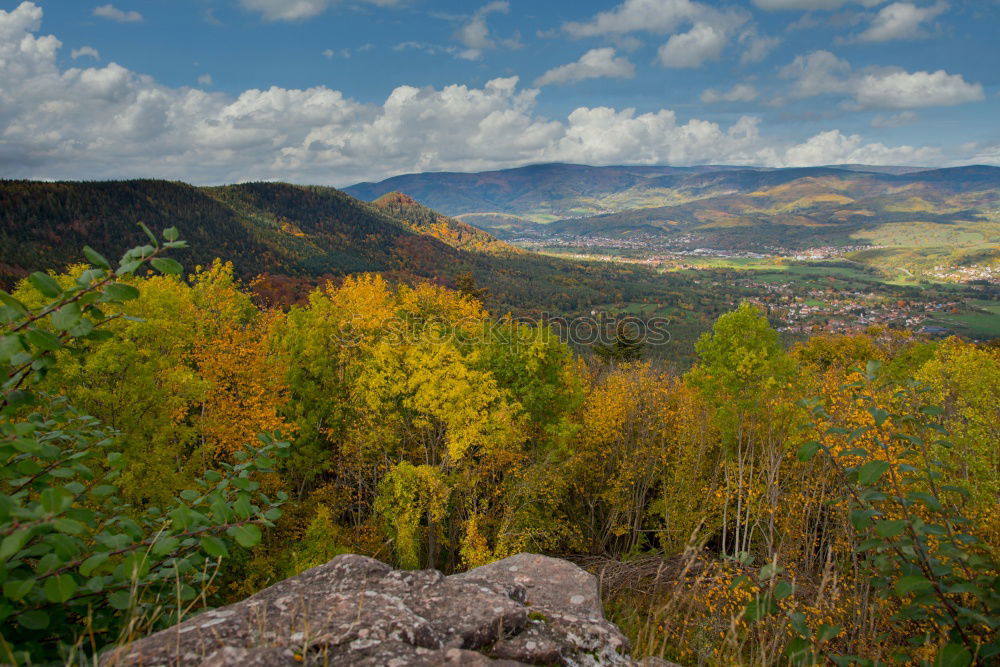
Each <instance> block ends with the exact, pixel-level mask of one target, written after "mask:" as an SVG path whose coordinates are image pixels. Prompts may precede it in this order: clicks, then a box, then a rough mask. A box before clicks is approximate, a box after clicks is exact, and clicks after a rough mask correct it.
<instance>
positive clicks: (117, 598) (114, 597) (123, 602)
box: [108, 591, 132, 611]
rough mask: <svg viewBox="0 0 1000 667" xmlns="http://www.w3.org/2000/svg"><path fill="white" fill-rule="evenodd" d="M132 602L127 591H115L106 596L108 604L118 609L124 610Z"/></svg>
mask: <svg viewBox="0 0 1000 667" xmlns="http://www.w3.org/2000/svg"><path fill="white" fill-rule="evenodd" d="M131 603H132V598H131V596H130V595H129V592H128V591H115V592H114V593H112V594H111V595H109V596H108V604H110V605H111V606H112V607H114V608H115V609H117V610H118V611H125V610H126V609H128V608H129V606H130V605H131Z"/></svg>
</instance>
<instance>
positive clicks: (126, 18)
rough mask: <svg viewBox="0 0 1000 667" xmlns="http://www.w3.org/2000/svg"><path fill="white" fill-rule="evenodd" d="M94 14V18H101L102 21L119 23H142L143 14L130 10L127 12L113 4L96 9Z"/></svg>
mask: <svg viewBox="0 0 1000 667" xmlns="http://www.w3.org/2000/svg"><path fill="white" fill-rule="evenodd" d="M93 13H94V16H99V17H101V18H102V19H110V20H112V21H118V22H119V23H138V22H140V21H142V14H140V13H139V12H137V11H135V10H129V11H127V12H126V11H123V10H121V9H118V8H117V7H115V6H114V5H111V4H108V5H101V6H100V7H94V12H93Z"/></svg>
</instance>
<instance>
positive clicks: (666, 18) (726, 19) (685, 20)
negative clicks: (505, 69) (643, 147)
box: [562, 0, 768, 67]
mask: <svg viewBox="0 0 1000 667" xmlns="http://www.w3.org/2000/svg"><path fill="white" fill-rule="evenodd" d="M749 19H750V16H749V14H748V13H747V12H746V11H745V10H741V9H735V8H726V9H716V8H715V7H713V6H712V5H710V4H705V3H701V2H694V1H693V0H625V1H624V2H623V3H622V4H620V5H618V6H617V7H615V8H614V9H611V10H609V11H606V12H600V13H598V14H596V15H594V16H593V17H592V18H591V19H590V20H589V21H584V22H569V23H565V24H563V26H562V29H563V31H564V32H566V33H567V34H569V35H570V36H572V37H578V38H580V37H597V36H601V37H610V38H615V39H621V38H622V37H624V36H625V35H627V34H628V33H632V32H651V33H655V34H666V33H671V32H675V31H677V30H678V29H680V28H683V27H686V26H690V27H689V28H688V29H687V31H686V32H681V33H676V34H673V35H671V36H670V39H669V40H667V42H666V43H665V44H663V45H662V46H661V47H660V48H659V51H658V60H659V62H660V64H661V65H663V66H664V67H699V66H701V65H702V64H703V63H705V62H706V61H708V60H715V59H717V58H718V57H719V55H720V54H721V53H722V50H723V49H724V48H725V46H726V43H727V42H728V40H729V38H730V36H732V35H733V33H735V32H736V31H737V30H738V29H739V28H740V27H741V26H743V25H745V24H746V23H747V21H749ZM758 48H759V49H761V50H764V49H767V48H768V47H767V44H766V43H765V44H761V45H760V46H759V47H758ZM763 55H764V54H763V52H762V54H761V56H760V57H761V58H763Z"/></svg>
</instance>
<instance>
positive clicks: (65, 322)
mask: <svg viewBox="0 0 1000 667" xmlns="http://www.w3.org/2000/svg"><path fill="white" fill-rule="evenodd" d="M80 317H81V313H80V304H78V303H76V302H73V303H67V304H66V305H65V306H63V307H62V308H60V309H59V310H57V311H56V312H54V313H52V326H54V327H55V328H56V329H59V330H60V331H66V330H67V329H72V328H73V327H75V326H76V325H77V324H79V323H80Z"/></svg>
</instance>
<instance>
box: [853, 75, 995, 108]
mask: <svg viewBox="0 0 1000 667" xmlns="http://www.w3.org/2000/svg"><path fill="white" fill-rule="evenodd" d="M854 97H855V99H856V100H857V102H858V104H860V105H861V106H862V107H864V108H876V109H879V108H880V109H912V108H916V107H938V106H954V105H956V104H965V103H966V102H978V101H980V100H983V99H985V96H984V95H983V86H982V85H981V84H978V83H968V82H967V81H966V80H965V79H964V78H962V75H961V74H948V73H947V72H945V71H944V70H943V69H939V70H938V71H936V72H876V73H871V74H865V75H863V76H861V77H860V78H859V79H858V82H857V84H856V87H855V91H854Z"/></svg>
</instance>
